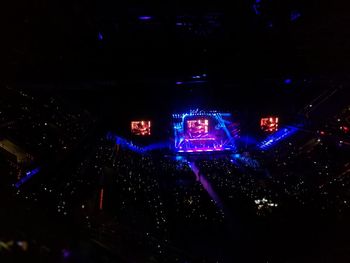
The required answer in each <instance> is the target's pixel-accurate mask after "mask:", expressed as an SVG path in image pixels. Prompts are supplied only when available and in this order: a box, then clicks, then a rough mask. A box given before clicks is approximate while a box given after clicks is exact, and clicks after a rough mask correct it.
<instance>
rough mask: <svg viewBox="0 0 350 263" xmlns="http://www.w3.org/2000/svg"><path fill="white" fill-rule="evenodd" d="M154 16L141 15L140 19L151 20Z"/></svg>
mask: <svg viewBox="0 0 350 263" xmlns="http://www.w3.org/2000/svg"><path fill="white" fill-rule="evenodd" d="M152 18H153V17H152V16H139V20H151V19H152Z"/></svg>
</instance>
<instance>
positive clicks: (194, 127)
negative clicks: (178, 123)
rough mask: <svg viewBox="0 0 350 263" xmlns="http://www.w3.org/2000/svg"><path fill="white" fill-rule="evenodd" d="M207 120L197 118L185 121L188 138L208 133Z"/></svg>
mask: <svg viewBox="0 0 350 263" xmlns="http://www.w3.org/2000/svg"><path fill="white" fill-rule="evenodd" d="M208 132H209V120H208V119H198V120H188V121H187V134H188V135H189V137H190V138H198V137H203V136H206V135H208Z"/></svg>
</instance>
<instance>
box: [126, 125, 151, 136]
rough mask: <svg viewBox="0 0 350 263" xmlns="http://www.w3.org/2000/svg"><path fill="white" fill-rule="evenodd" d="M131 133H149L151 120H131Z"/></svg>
mask: <svg viewBox="0 0 350 263" xmlns="http://www.w3.org/2000/svg"><path fill="white" fill-rule="evenodd" d="M131 133H132V134H134V135H141V136H147V135H151V121H132V122H131Z"/></svg>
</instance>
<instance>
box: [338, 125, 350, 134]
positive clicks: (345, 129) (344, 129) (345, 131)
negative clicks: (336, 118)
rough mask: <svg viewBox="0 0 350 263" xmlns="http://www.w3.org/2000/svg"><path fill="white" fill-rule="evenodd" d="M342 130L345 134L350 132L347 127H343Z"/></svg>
mask: <svg viewBox="0 0 350 263" xmlns="http://www.w3.org/2000/svg"><path fill="white" fill-rule="evenodd" d="M340 129H341V130H342V131H343V132H344V133H348V132H349V131H350V128H349V127H347V126H341V127H340Z"/></svg>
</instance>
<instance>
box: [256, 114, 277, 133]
mask: <svg viewBox="0 0 350 263" xmlns="http://www.w3.org/2000/svg"><path fill="white" fill-rule="evenodd" d="M278 122H279V120H278V117H267V118H261V120H260V128H261V129H262V130H263V131H264V132H276V131H278Z"/></svg>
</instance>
